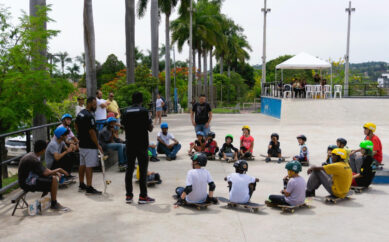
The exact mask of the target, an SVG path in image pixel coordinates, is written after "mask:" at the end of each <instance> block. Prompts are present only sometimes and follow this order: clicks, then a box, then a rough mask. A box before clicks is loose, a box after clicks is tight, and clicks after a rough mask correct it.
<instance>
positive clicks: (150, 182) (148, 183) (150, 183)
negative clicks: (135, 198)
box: [134, 176, 160, 187]
mask: <svg viewBox="0 0 389 242" xmlns="http://www.w3.org/2000/svg"><path fill="white" fill-rule="evenodd" d="M134 178H136V177H135V176H134ZM135 182H136V183H139V180H136V181H135ZM156 184H160V183H159V181H155V180H153V181H147V186H148V187H151V186H155V185H156Z"/></svg>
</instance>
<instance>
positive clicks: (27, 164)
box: [18, 152, 46, 189]
mask: <svg viewBox="0 0 389 242" xmlns="http://www.w3.org/2000/svg"><path fill="white" fill-rule="evenodd" d="M45 170H46V168H45V167H44V166H43V165H42V163H41V162H40V161H39V160H38V158H37V157H36V156H35V154H34V152H30V153H28V154H26V155H25V156H23V158H22V159H21V160H20V162H19V169H18V179H19V186H20V187H21V188H22V189H26V179H27V177H28V175H29V174H30V171H32V172H33V173H35V174H37V175H38V176H42V177H43V172H44V171H45Z"/></svg>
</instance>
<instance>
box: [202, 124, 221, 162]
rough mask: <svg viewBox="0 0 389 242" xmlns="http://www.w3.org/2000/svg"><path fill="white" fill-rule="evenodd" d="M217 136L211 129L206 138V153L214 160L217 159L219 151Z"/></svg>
mask: <svg viewBox="0 0 389 242" xmlns="http://www.w3.org/2000/svg"><path fill="white" fill-rule="evenodd" d="M215 136H216V135H215V133H214V132H212V131H210V132H209V133H208V135H207V139H206V140H205V154H206V155H207V157H208V159H212V160H214V159H215V154H216V152H218V151H219V147H218V145H217V142H216V140H215Z"/></svg>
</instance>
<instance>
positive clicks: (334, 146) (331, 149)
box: [322, 145, 338, 166]
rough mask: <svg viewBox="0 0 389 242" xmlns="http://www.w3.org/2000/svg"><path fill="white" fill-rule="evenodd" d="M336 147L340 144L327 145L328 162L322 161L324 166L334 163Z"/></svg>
mask: <svg viewBox="0 0 389 242" xmlns="http://www.w3.org/2000/svg"><path fill="white" fill-rule="evenodd" d="M336 148H338V146H336V145H329V146H328V147H327V159H326V162H323V163H322V166H325V165H328V164H332V151H333V150H334V149H336Z"/></svg>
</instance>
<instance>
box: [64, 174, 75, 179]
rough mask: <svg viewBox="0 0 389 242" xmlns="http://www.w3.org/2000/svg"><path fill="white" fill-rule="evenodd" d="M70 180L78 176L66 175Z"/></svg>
mask: <svg viewBox="0 0 389 242" xmlns="http://www.w3.org/2000/svg"><path fill="white" fill-rule="evenodd" d="M66 178H67V179H68V180H74V179H75V178H76V176H73V175H69V176H67V177H66Z"/></svg>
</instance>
